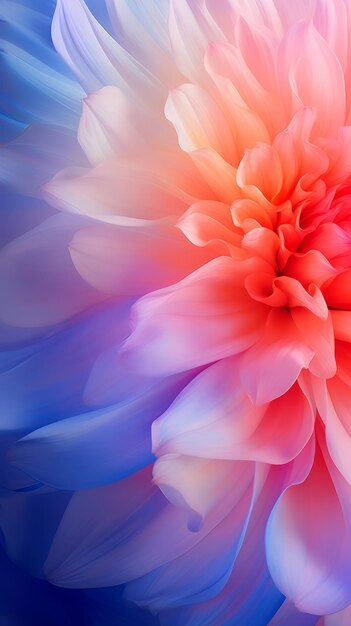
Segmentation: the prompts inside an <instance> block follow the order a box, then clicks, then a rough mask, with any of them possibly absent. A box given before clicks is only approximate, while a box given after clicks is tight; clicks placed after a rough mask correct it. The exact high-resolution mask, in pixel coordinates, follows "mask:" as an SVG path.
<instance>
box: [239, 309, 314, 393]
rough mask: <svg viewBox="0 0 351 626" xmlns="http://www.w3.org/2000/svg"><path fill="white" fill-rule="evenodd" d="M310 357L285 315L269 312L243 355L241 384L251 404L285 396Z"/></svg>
mask: <svg viewBox="0 0 351 626" xmlns="http://www.w3.org/2000/svg"><path fill="white" fill-rule="evenodd" d="M313 356H314V353H313V351H312V350H311V348H310V347H309V346H308V345H306V343H305V342H304V341H303V339H302V337H301V335H300V333H299V332H298V330H297V328H296V326H295V324H294V322H293V320H292V318H291V317H290V315H289V313H288V312H287V311H285V310H284V309H273V310H272V311H271V313H270V315H269V317H268V319H267V323H266V328H265V332H264V336H263V337H262V338H261V339H260V340H259V341H258V342H257V343H256V344H255V345H254V346H252V347H251V348H250V349H249V350H248V351H247V352H246V353H245V355H244V357H243V361H242V365H241V381H242V384H243V386H244V389H245V390H246V391H247V393H248V394H249V396H250V398H251V399H252V401H253V402H254V403H255V404H264V403H265V402H269V401H270V400H273V399H274V398H278V397H279V396H281V395H282V394H283V393H285V392H286V391H287V390H288V389H290V387H292V385H293V384H294V382H295V381H296V379H297V377H298V375H299V374H300V372H301V370H302V369H303V368H308V366H309V364H310V362H311V360H312V358H313Z"/></svg>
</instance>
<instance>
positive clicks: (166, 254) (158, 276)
mask: <svg viewBox="0 0 351 626" xmlns="http://www.w3.org/2000/svg"><path fill="white" fill-rule="evenodd" d="M69 249H70V254H71V258H72V260H73V263H74V265H75V267H76V269H77V271H78V272H79V274H80V275H81V276H82V277H83V278H84V280H85V281H86V282H87V283H89V284H90V285H92V286H94V287H95V288H96V289H98V290H99V291H102V292H103V293H106V294H117V295H121V294H123V295H126V294H133V295H141V294H144V293H147V292H149V291H152V290H154V289H159V288H161V287H164V286H166V285H169V284H172V283H174V282H175V281H177V280H180V279H181V278H184V276H186V275H188V274H189V273H191V272H192V271H193V270H194V269H196V268H198V267H199V266H201V265H203V264H204V263H206V262H207V261H209V260H210V259H211V258H213V256H214V254H215V251H214V250H212V248H211V247H208V248H203V249H201V248H200V249H199V248H198V247H195V246H193V245H192V244H191V243H190V242H189V240H188V239H186V238H185V237H184V236H183V234H182V233H180V232H179V229H176V228H175V227H173V226H168V225H166V224H161V223H158V224H157V223H150V226H144V227H133V228H125V227H117V226H113V225H105V224H101V225H96V226H89V227H87V228H84V229H82V230H79V231H78V232H77V233H76V234H75V235H74V237H73V239H72V241H71V242H70V244H69Z"/></svg>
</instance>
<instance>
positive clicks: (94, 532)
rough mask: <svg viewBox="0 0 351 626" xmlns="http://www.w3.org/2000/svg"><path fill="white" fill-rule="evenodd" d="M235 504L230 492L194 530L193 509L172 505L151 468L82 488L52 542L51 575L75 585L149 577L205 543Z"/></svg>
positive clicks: (63, 583)
mask: <svg viewBox="0 0 351 626" xmlns="http://www.w3.org/2000/svg"><path fill="white" fill-rule="evenodd" d="M235 502H236V495H235V494H233V493H230V494H229V495H228V498H227V501H226V502H223V503H222V507H221V510H220V511H219V510H217V509H216V510H214V511H213V512H212V513H211V514H210V515H209V516H208V517H207V518H206V520H205V521H204V524H203V526H202V528H201V529H200V530H199V531H198V532H191V531H190V530H189V529H188V528H187V513H186V512H185V511H183V510H182V509H180V508H179V507H174V506H173V505H171V504H169V503H168V501H167V500H166V499H165V497H164V496H163V494H162V493H161V491H160V490H159V489H158V488H157V487H155V486H154V485H153V484H152V481H151V472H150V469H149V468H146V469H145V470H142V471H141V472H138V473H137V474H134V475H133V476H130V477H128V478H126V479H124V480H121V481H119V482H117V483H114V484H113V485H109V486H105V487H100V488H98V489H92V490H89V489H85V490H82V491H78V492H76V493H75V494H74V495H73V497H72V499H71V502H70V505H69V506H68V507H67V509H66V512H65V515H64V516H63V518H62V521H61V524H60V526H59V528H58V531H57V533H56V536H55V539H54V541H53V543H52V546H51V550H50V553H49V556H48V558H47V560H46V564H45V571H46V576H47V577H48V578H49V580H51V581H52V582H54V583H55V584H58V585H60V586H62V587H70V588H74V587H82V586H84V587H97V586H105V585H115V584H120V583H123V582H126V581H128V580H132V579H134V578H137V577H140V576H143V575H145V574H146V573H148V572H150V571H152V570H153V569H155V568H157V567H160V566H162V565H163V564H165V563H168V562H170V561H172V560H173V559H175V558H177V557H179V556H181V555H182V554H185V553H186V552H187V551H188V550H190V549H191V548H192V547H194V546H195V545H196V544H197V543H199V542H200V541H201V540H202V539H203V538H204V537H205V536H206V535H208V533H209V532H211V530H212V529H213V528H214V527H215V526H217V524H218V523H220V522H221V520H222V519H224V517H225V516H226V515H227V514H228V513H229V511H230V510H231V509H232V507H233V504H234V503H235ZM106 511H108V514H106ZM170 537H172V541H170V540H169V538H170Z"/></svg>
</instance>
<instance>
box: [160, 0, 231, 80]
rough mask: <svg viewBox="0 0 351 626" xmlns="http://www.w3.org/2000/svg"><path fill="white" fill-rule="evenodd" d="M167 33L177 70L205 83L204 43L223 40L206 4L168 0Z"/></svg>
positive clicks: (196, 0)
mask: <svg viewBox="0 0 351 626" xmlns="http://www.w3.org/2000/svg"><path fill="white" fill-rule="evenodd" d="M169 34H170V38H171V44H172V50H173V55H174V59H175V62H176V64H177V67H178V69H179V70H180V72H181V73H182V74H183V75H184V76H186V77H187V78H188V79H189V80H192V81H194V82H199V81H200V82H201V81H205V82H207V80H208V77H206V73H205V69H204V62H203V61H204V54H205V50H206V47H207V44H208V42H209V41H211V40H218V39H223V33H222V31H221V30H220V28H219V27H218V25H217V23H216V22H215V20H214V19H213V18H212V16H211V14H210V12H209V11H208V9H207V6H206V5H205V4H204V3H202V2H199V0H195V1H194V2H193V1H190V0H170V16H169Z"/></svg>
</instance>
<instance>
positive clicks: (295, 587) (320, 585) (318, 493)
mask: <svg viewBox="0 0 351 626" xmlns="http://www.w3.org/2000/svg"><path fill="white" fill-rule="evenodd" d="M322 446H323V452H322V451H321V450H319V449H317V452H316V458H315V462H314V466H313V468H312V471H311V473H310V475H309V476H308V478H307V479H306V480H305V482H303V483H302V484H300V485H298V486H294V487H291V488H290V489H288V490H287V491H286V492H285V493H284V494H283V495H282V497H281V498H280V500H279V501H278V503H277V505H276V506H275V508H274V510H273V513H272V515H271V517H270V520H269V523H268V527H267V535H266V543H267V559H268V566H269V569H270V572H271V574H272V577H273V580H274V581H275V583H276V584H277V585H278V587H279V588H280V589H281V590H282V592H283V593H284V594H285V595H286V596H287V597H288V598H289V599H290V600H292V601H293V602H294V604H295V605H296V607H297V608H298V609H299V610H300V611H306V612H308V613H314V614H318V615H324V614H325V613H331V612H335V611H338V610H340V609H341V608H343V607H344V606H345V605H347V604H349V603H350V597H351V576H350V574H349V567H348V563H349V559H350V551H351V541H350V519H351V518H350V512H351V511H350V505H349V501H350V489H351V488H350V486H349V485H348V484H347V483H346V482H345V481H344V479H343V478H342V477H341V475H340V474H339V473H338V472H337V470H336V469H335V467H334V466H333V464H332V462H331V461H330V457H328V454H327V452H326V450H325V447H324V444H323V443H322ZM286 546H289V550H286Z"/></svg>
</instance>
